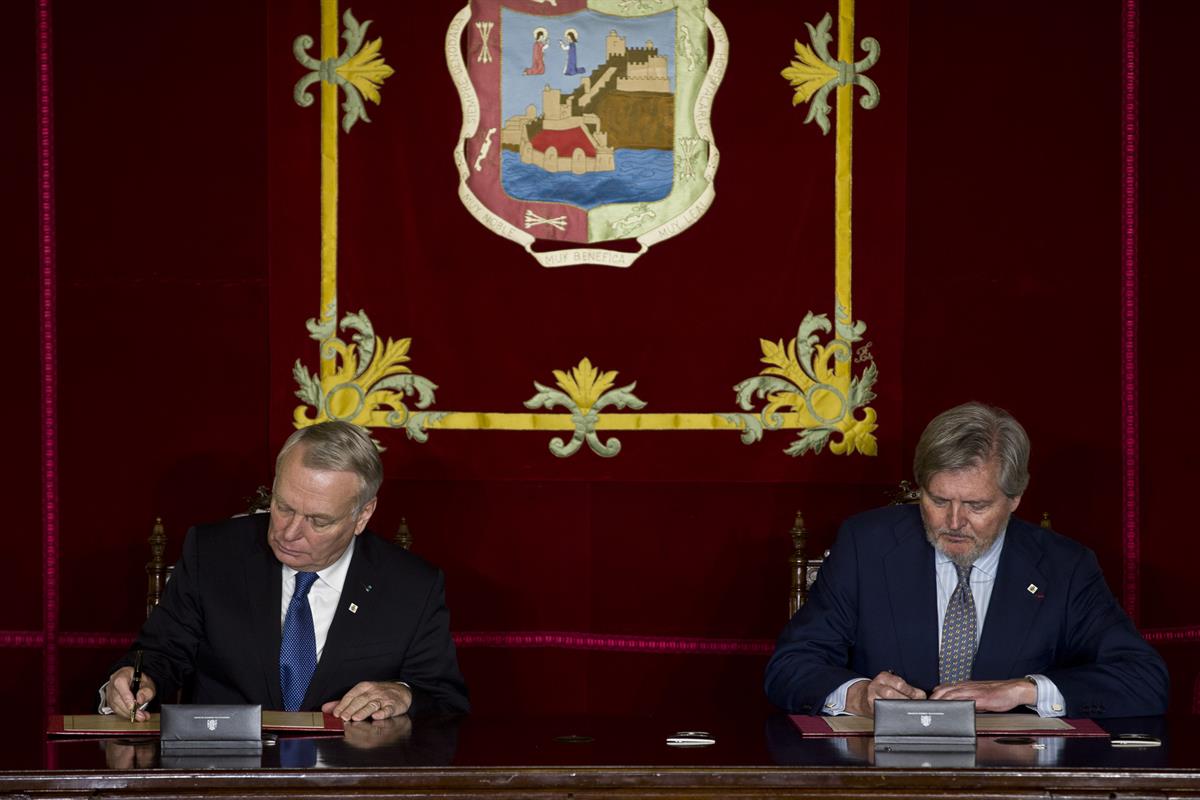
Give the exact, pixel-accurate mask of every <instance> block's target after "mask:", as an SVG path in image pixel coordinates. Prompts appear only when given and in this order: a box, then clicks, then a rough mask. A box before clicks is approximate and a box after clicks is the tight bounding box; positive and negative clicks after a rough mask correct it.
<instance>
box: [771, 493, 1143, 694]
mask: <svg viewBox="0 0 1200 800" xmlns="http://www.w3.org/2000/svg"><path fill="white" fill-rule="evenodd" d="M936 581H937V579H936V577H935V575H934V550H933V547H932V546H931V545H930V544H929V542H928V541H927V540H926V538H925V529H924V526H923V524H922V521H921V514H920V509H919V507H917V506H913V505H909V506H894V507H888V508H881V509H877V510H875V511H869V512H867V513H865V514H859V515H858V516H855V517H852V518H851V519H849V520H848V521H847V522H846V523H845V524H844V525H843V526H842V529H841V531H840V532H839V533H838V536H837V540H836V541H835V542H834V545H833V548H832V550H831V551H830V554H829V557H828V558H826V559H825V563H824V565H823V566H822V567H821V572H820V575H819V576H818V578H817V580H816V582H815V583H814V584H813V587H812V592H811V594H810V595H809V600H808V603H807V604H805V605H804V606H803V607H802V608H801V609H800V610H799V611H797V612H796V615H795V616H794V617H793V618H792V620H791V621H790V622H789V623H788V625H787V627H786V628H784V630H783V633H782V634H781V635H780V637H779V641H778V642H777V644H776V647H775V653H774V655H773V656H772V657H771V660H770V662H769V663H768V664H767V671H766V690H767V696H768V697H769V698H770V700H771V702H773V703H774V704H775V705H777V706H779V707H780V708H783V709H785V710H787V711H789V712H792V713H801V714H819V713H820V712H821V708H822V706H823V704H824V702H825V698H826V697H827V696H828V695H829V693H830V692H832V691H833V690H834V689H836V688H837V687H838V686H840V685H842V684H843V683H845V682H846V681H848V680H851V679H852V678H857V677H866V678H873V677H874V676H875V675H877V674H878V673H880V672H882V671H884V670H889V671H891V672H894V673H895V674H897V675H899V676H901V677H902V678H904V679H905V680H906V681H908V683H910V684H911V685H913V686H916V687H917V688H920V689H923V690H925V691H926V692H928V691H930V690H931V689H933V687H934V686H935V685H937V683H938V630H937V614H938V609H937V582H936ZM1029 674H1041V675H1045V676H1046V677H1047V678H1049V679H1050V680H1052V681H1053V682H1054V684H1055V685H1056V686H1057V687H1058V689H1059V691H1060V692H1062V695H1063V697H1064V698H1065V699H1066V701H1067V709H1066V711H1067V715H1068V716H1082V717H1122V716H1144V715H1154V714H1162V713H1165V712H1166V707H1167V669H1166V665H1165V664H1164V663H1163V660H1162V658H1161V657H1160V656H1159V655H1158V653H1157V652H1156V651H1155V650H1154V649H1153V648H1152V647H1150V645H1148V644H1147V643H1146V641H1145V640H1144V639H1142V637H1141V635H1140V634H1138V632H1137V630H1136V629H1135V628H1134V626H1133V623H1132V622H1131V621H1130V619H1129V617H1128V616H1126V614H1125V612H1124V611H1123V610H1122V609H1121V607H1120V605H1118V603H1117V600H1116V598H1115V597H1113V595H1112V592H1110V591H1109V589H1108V586H1107V585H1106V584H1105V582H1104V576H1103V574H1102V573H1101V572H1100V566H1099V564H1098V563H1097V562H1096V556H1095V554H1093V553H1092V551H1091V550H1089V549H1088V548H1086V547H1084V546H1083V545H1081V544H1079V543H1078V542H1074V541H1072V540H1071V539H1068V538H1066V537H1064V536H1060V535H1059V534H1057V533H1054V532H1053V531H1049V530H1046V529H1043V528H1040V527H1038V526H1034V525H1030V524H1029V523H1027V522H1024V521H1022V520H1019V519H1017V518H1015V517H1013V518H1012V519H1010V520H1009V523H1008V529H1007V533H1006V535H1005V539H1004V550H1003V551H1002V552H1001V554H1000V563H999V566H998V569H997V573H996V582H995V585H994V586H993V589H992V596H991V602H990V603H989V605H988V613H987V618H986V619H985V620H984V624H983V631H982V633H981V635H980V639H979V644H978V649H977V651H976V654H975V663H974V667H973V668H972V672H971V678H972V679H973V680H1003V679H1008V678H1019V677H1023V676H1025V675H1029Z"/></svg>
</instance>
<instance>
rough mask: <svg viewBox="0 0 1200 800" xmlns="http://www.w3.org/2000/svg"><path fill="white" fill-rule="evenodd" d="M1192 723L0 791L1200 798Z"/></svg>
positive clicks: (447, 737) (407, 734)
mask: <svg viewBox="0 0 1200 800" xmlns="http://www.w3.org/2000/svg"><path fill="white" fill-rule="evenodd" d="M1198 721H1200V720H1198V719H1197V718H1195V717H1184V718H1179V719H1172V720H1169V721H1168V720H1162V719H1146V720H1115V721H1107V722H1105V723H1103V724H1104V725H1105V727H1106V728H1107V729H1109V730H1111V731H1119V732H1126V731H1137V732H1146V733H1154V734H1157V735H1159V736H1161V737H1162V738H1163V739H1164V744H1163V746H1162V747H1156V748H1149V749H1139V750H1132V749H1118V748H1114V747H1112V746H1111V745H1110V743H1109V740H1108V739H1104V738H1093V739H1070V738H1066V739H1064V738H1058V739H1051V738H1049V737H1047V738H1039V739H1035V740H1034V741H1033V742H1032V743H1025V744H1003V743H998V742H997V741H996V739H995V738H994V737H981V738H980V740H979V744H978V747H977V750H976V752H975V754H974V755H973V756H968V759H969V760H968V761H967V762H964V761H963V760H962V759H963V756H961V755H959V756H954V757H952V758H949V759H941V758H939V757H936V756H929V757H923V756H916V757H913V756H910V755H908V754H905V755H904V757H903V758H902V759H899V760H896V759H895V754H879V755H876V754H875V753H874V748H873V746H872V743H871V740H870V739H869V738H858V739H810V738H803V737H801V736H800V735H799V734H798V733H797V732H796V731H795V729H794V728H793V726H792V725H791V723H790V721H789V720H788V719H787V718H786V717H784V716H782V715H778V716H773V717H769V718H767V719H762V718H759V719H754V718H743V719H732V718H730V719H721V720H713V721H712V722H711V724H707V725H705V726H703V727H705V729H706V730H709V731H710V732H711V733H712V734H713V735H714V736H715V737H716V739H717V743H716V744H715V745H712V746H711V747H700V748H687V749H682V748H673V747H669V746H667V744H666V741H665V739H666V737H667V736H668V735H670V734H672V733H674V732H676V731H677V730H680V729H683V728H694V727H698V726H696V725H695V724H694V721H693V724H687V725H680V724H679V721H678V720H675V721H669V722H664V721H661V720H655V719H649V718H643V719H620V718H602V717H601V718H591V719H577V718H572V719H563V718H552V719H533V718H511V719H499V718H487V717H467V718H465V719H457V720H453V719H442V720H425V721H417V722H416V723H414V724H411V725H410V724H409V723H408V721H407V720H400V721H398V722H395V723H394V724H391V725H386V726H374V727H370V726H359V727H356V728H354V729H352V730H351V731H350V733H349V734H348V735H347V736H345V737H340V736H339V737H332V738H319V739H318V738H313V739H293V738H286V739H281V740H280V741H279V743H278V744H276V745H273V746H268V747H265V748H264V750H263V753H262V755H261V756H259V755H254V756H249V757H246V756H241V757H238V756H231V757H224V758H216V757H207V758H206V757H200V758H186V759H184V758H173V757H170V756H163V755H162V754H160V752H159V749H158V743H157V740H155V739H142V740H134V739H108V740H86V741H80V740H53V741H48V742H47V743H46V746H45V748H44V754H43V763H41V764H8V763H5V762H3V760H2V759H0V764H3V766H4V767H5V769H4V770H2V771H0V796H4V795H24V796H37V797H44V798H52V797H81V796H85V795H86V796H89V797H114V798H117V797H129V798H133V797H137V798H139V799H140V798H158V797H199V796H205V797H227V798H233V797H238V798H245V797H251V796H252V797H254V798H263V799H265V798H276V797H279V798H282V797H322V796H331V797H332V796H337V797H370V798H379V799H380V800H383V798H392V797H431V796H434V797H440V796H456V797H488V798H517V797H522V798H524V797H559V798H567V797H571V798H600V797H604V798H612V797H627V798H632V797H655V798H668V797H704V798H707V797H712V798H716V797H722V798H725V797H735V798H739V799H744V800H751V799H752V798H766V797H819V798H824V800H834V799H835V798H852V797H868V796H869V797H886V798H917V797H922V798H924V797H947V798H948V797H951V796H955V797H964V796H965V797H972V798H1001V797H1013V798H1016V797H1042V798H1044V797H1064V798H1110V797H1111V798H1133V797H1156V798H1161V797H1197V798H1200V751H1198V749H1197V747H1196V745H1197V744H1200V735H1198V733H1197V730H1198V727H1197V725H1196V723H1197V722H1198ZM1035 745H1038V746H1035ZM889 758H891V759H893V760H891V761H889ZM971 762H973V763H974V765H973V766H971V765H970V764H971ZM926 764H927V765H926Z"/></svg>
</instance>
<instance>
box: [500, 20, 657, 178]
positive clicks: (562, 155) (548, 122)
mask: <svg viewBox="0 0 1200 800" xmlns="http://www.w3.org/2000/svg"><path fill="white" fill-rule="evenodd" d="M605 52H606V58H605V62H604V64H603V65H601V66H599V67H597V68H596V69H594V70H593V71H592V74H591V75H588V76H585V77H584V78H582V79H581V80H580V82H579V86H578V87H576V88H575V90H574V91H572V92H571V93H570V94H568V95H566V96H563V94H562V92H560V91H559V90H558V89H552V88H550V87H549V86H547V87H546V88H545V89H543V90H542V114H541V115H540V116H539V115H538V111H537V108H535V107H534V106H532V105H531V106H529V107H528V108H527V109H526V110H525V113H524V114H518V115H516V116H514V117H510V118H509V119H508V120H507V121H506V122H505V124H504V130H503V132H502V133H501V134H500V144H501V146H502V147H503V148H504V149H506V150H516V151H517V152H519V153H520V154H521V161H522V162H523V163H525V164H533V165H535V166H538V167H541V168H542V169H544V170H546V171H547V172H571V173H574V174H576V175H582V174H584V173H586V172H608V171H612V170H614V169H616V162H615V160H614V158H613V153H614V152H615V151H616V149H617V148H618V147H628V148H635V149H661V150H670V149H671V147H672V145H673V141H674V125H675V97H674V95H673V94H672V93H671V81H670V78H669V77H668V74H667V59H666V57H665V56H660V55H659V54H658V49H657V48H656V47H655V46H654V42H652V41H647V42H646V46H645V47H630V48H626V47H625V37H623V36H618V35H617V32H616V31H615V30H614V31H610V32H609V34H608V36H607V38H606V39H605Z"/></svg>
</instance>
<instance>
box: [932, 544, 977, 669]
mask: <svg viewBox="0 0 1200 800" xmlns="http://www.w3.org/2000/svg"><path fill="white" fill-rule="evenodd" d="M954 568H955V569H956V570H958V586H957V587H956V588H955V589H954V594H952V595H950V602H948V603H947V604H946V621H945V623H944V624H943V625H942V654H941V659H940V665H939V669H940V671H941V682H942V683H957V682H958V681H965V680H967V679H969V678H970V677H971V664H972V662H974V661H975V630H976V627H977V625H976V618H975V597H974V595H972V594H971V565H970V564H968V565H967V566H965V567H961V566H959V565H957V564H955V565H954Z"/></svg>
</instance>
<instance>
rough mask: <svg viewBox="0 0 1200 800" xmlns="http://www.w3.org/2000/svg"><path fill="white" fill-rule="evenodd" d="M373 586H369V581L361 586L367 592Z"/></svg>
mask: <svg viewBox="0 0 1200 800" xmlns="http://www.w3.org/2000/svg"><path fill="white" fill-rule="evenodd" d="M373 588H374V587H373V586H371V584H369V583H368V584H366V585H364V586H363V589H365V590H366V591H368V592H369V591H371V589H373Z"/></svg>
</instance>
